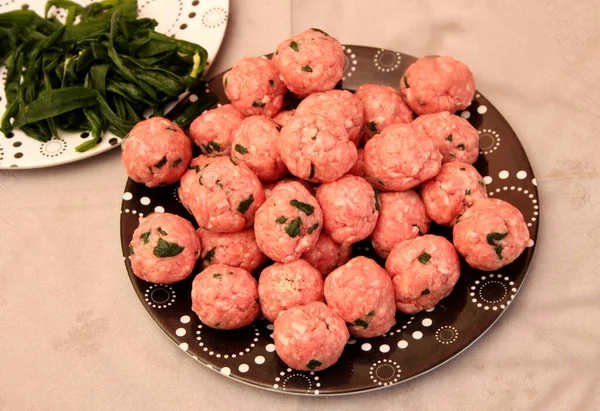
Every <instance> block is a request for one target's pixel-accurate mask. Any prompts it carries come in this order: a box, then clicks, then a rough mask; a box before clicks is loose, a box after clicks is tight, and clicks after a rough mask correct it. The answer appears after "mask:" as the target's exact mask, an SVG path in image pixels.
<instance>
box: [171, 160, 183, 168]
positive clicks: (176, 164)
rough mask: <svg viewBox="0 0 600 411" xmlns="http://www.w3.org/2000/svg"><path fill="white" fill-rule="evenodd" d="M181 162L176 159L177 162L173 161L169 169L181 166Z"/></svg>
mask: <svg viewBox="0 0 600 411" xmlns="http://www.w3.org/2000/svg"><path fill="white" fill-rule="evenodd" d="M181 161H182V160H181V159H180V158H178V159H177V160H175V161H173V162H172V163H171V168H175V167H177V166H178V165H179V164H181Z"/></svg>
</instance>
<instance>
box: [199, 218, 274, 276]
mask: <svg viewBox="0 0 600 411" xmlns="http://www.w3.org/2000/svg"><path fill="white" fill-rule="evenodd" d="M198 234H199V235H200V239H201V240H202V247H203V249H204V252H203V253H202V256H201V257H202V267H203V268H206V267H208V266H209V265H212V264H226V265H230V266H232V267H240V268H243V269H244V270H246V271H249V272H253V271H254V270H256V268H257V267H259V266H260V265H262V264H264V262H265V260H266V257H265V255H264V254H263V253H262V251H260V248H258V245H257V244H256V238H255V237H254V228H247V229H245V230H242V231H238V232H237V233H213V232H212V231H208V230H205V229H203V228H200V229H198Z"/></svg>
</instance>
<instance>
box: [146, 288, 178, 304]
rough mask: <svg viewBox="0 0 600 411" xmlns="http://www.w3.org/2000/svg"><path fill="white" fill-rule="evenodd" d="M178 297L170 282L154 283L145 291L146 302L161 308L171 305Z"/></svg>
mask: <svg viewBox="0 0 600 411" xmlns="http://www.w3.org/2000/svg"><path fill="white" fill-rule="evenodd" d="M176 297H177V295H176V294H175V290H173V287H171V286H170V285H168V284H152V285H150V286H149V287H148V288H147V289H146V291H145V292H144V301H146V304H148V305H149V306H150V307H152V308H158V309H159V310H161V309H163V308H167V307H170V306H171V305H172V304H173V303H174V302H175V298H176Z"/></svg>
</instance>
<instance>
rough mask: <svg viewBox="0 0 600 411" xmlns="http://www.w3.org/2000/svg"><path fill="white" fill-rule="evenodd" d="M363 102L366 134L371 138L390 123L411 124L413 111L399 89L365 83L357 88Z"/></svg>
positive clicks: (367, 137) (357, 93)
mask: <svg viewBox="0 0 600 411" xmlns="http://www.w3.org/2000/svg"><path fill="white" fill-rule="evenodd" d="M356 97H358V98H359V99H360V101H361V102H362V103H363V111H364V136H365V140H367V141H368V140H369V139H370V138H371V137H373V136H374V135H375V134H378V133H381V131H383V129H384V128H386V127H387V126H389V125H390V124H409V123H410V122H411V121H412V120H413V113H412V111H410V108H408V106H407V105H406V103H405V102H404V100H402V97H401V96H400V94H399V93H398V90H396V89H394V88H392V87H390V86H382V85H379V84H363V85H362V86H360V87H359V88H358V90H356Z"/></svg>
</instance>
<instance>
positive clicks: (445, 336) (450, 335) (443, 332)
mask: <svg viewBox="0 0 600 411" xmlns="http://www.w3.org/2000/svg"><path fill="white" fill-rule="evenodd" d="M457 339H458V330H457V329H456V328H454V327H453V326H451V325H443V326H441V327H440V328H438V330H437V331H436V332H435V340H436V341H437V342H439V343H442V344H452V343H453V342H456V340H457Z"/></svg>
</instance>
